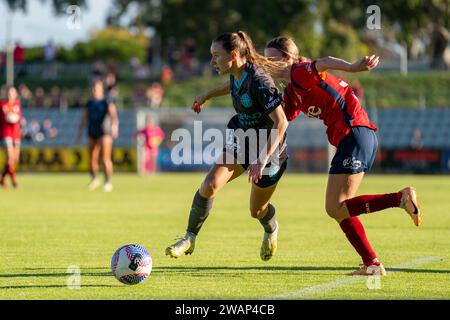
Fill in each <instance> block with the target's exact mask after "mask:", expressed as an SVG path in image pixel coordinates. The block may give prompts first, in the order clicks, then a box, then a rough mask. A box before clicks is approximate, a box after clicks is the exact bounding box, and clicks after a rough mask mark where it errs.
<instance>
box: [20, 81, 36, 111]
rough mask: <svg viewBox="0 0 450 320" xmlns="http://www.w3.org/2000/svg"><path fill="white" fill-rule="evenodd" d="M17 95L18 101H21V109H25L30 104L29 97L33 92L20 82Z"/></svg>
mask: <svg viewBox="0 0 450 320" xmlns="http://www.w3.org/2000/svg"><path fill="white" fill-rule="evenodd" d="M19 96H20V102H21V103H22V109H26V108H28V107H29V106H30V104H31V98H32V96H33V94H32V93H31V91H30V89H28V87H27V85H26V84H24V83H21V84H20V85H19Z"/></svg>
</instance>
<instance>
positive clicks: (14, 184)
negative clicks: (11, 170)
mask: <svg viewBox="0 0 450 320" xmlns="http://www.w3.org/2000/svg"><path fill="white" fill-rule="evenodd" d="M11 184H12V186H13V188H14V189H17V188H18V187H19V183H18V182H17V179H16V178H15V177H14V178H12V177H11Z"/></svg>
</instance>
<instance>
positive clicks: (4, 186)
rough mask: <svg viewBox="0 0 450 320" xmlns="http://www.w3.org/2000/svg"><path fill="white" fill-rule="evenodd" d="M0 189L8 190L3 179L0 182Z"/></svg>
mask: <svg viewBox="0 0 450 320" xmlns="http://www.w3.org/2000/svg"><path fill="white" fill-rule="evenodd" d="M0 187H2V188H4V189H8V185H7V184H6V181H5V180H4V179H2V180H0Z"/></svg>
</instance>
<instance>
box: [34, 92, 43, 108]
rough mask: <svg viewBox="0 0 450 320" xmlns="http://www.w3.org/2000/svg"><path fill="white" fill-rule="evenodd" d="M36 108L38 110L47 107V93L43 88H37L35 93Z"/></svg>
mask: <svg viewBox="0 0 450 320" xmlns="http://www.w3.org/2000/svg"><path fill="white" fill-rule="evenodd" d="M34 107H36V108H45V107H46V98H45V91H44V88H42V87H37V88H36V90H35V91H34Z"/></svg>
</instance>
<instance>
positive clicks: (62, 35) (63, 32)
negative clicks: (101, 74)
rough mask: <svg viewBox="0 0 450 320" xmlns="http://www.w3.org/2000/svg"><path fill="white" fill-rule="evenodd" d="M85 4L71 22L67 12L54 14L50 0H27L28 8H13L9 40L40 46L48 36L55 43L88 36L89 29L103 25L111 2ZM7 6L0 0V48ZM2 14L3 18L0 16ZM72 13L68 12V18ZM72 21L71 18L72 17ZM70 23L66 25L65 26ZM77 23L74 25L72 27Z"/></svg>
mask: <svg viewBox="0 0 450 320" xmlns="http://www.w3.org/2000/svg"><path fill="white" fill-rule="evenodd" d="M86 2H87V6H88V7H87V8H85V9H81V12H80V17H81V18H80V19H79V20H78V21H79V24H78V23H75V24H74V23H73V22H72V23H71V16H70V15H69V14H64V15H61V16H58V17H57V16H55V15H54V13H53V8H52V5H51V1H46V2H44V3H42V2H41V1H39V0H28V12H27V13H26V14H24V13H23V12H21V11H16V12H15V13H14V14H12V15H11V20H12V40H13V42H16V41H17V40H18V41H19V42H20V43H21V45H23V46H26V47H30V46H44V45H45V44H46V43H47V42H48V41H49V40H50V39H52V40H53V42H54V43H55V44H58V45H63V46H65V47H71V46H73V45H74V44H75V43H76V42H78V41H81V40H86V39H88V38H89V34H90V31H92V30H93V29H101V28H102V27H104V26H105V19H106V16H107V13H108V11H109V8H110V6H111V1H110V0H87V1H86ZM8 10H9V9H8V6H7V4H6V3H5V2H4V1H2V0H0V17H2V19H0V48H5V47H6V41H7V27H6V26H7V23H8V19H7V18H6V17H8V16H9V15H8ZM3 17H5V18H6V19H5V18H3ZM73 17H74V15H72V18H73ZM72 21H73V20H72ZM68 25H69V26H70V27H69V26H68ZM78 26H79V27H80V28H79V29H77V28H76V27H78Z"/></svg>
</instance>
